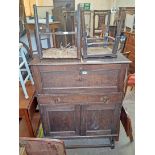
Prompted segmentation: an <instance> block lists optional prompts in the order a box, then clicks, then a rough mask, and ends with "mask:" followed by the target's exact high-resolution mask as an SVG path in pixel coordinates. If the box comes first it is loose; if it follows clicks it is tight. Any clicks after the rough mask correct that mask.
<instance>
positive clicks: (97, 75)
mask: <svg viewBox="0 0 155 155" xmlns="http://www.w3.org/2000/svg"><path fill="white" fill-rule="evenodd" d="M120 68H121V65H120V64H116V65H73V66H69V65H68V66H67V65H66V66H41V67H40V72H41V80H42V88H43V89H44V90H47V89H72V88H106V89H107V88H113V89H115V90H116V88H117V85H118V80H119V72H120Z"/></svg>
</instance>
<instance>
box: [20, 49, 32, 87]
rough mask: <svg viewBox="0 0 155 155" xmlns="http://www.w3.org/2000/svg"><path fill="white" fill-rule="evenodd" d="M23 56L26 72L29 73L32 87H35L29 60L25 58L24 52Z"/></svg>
mask: <svg viewBox="0 0 155 155" xmlns="http://www.w3.org/2000/svg"><path fill="white" fill-rule="evenodd" d="M21 54H22V58H23V61H24V62H25V67H26V71H27V73H28V75H29V78H30V80H31V83H32V85H34V81H33V78H32V74H31V72H30V68H29V66H28V64H27V60H26V58H25V55H24V53H23V52H21Z"/></svg>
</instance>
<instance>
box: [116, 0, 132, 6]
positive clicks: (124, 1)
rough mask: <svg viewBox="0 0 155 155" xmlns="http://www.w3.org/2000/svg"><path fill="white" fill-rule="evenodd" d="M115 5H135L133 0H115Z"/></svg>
mask: <svg viewBox="0 0 155 155" xmlns="http://www.w3.org/2000/svg"><path fill="white" fill-rule="evenodd" d="M116 5H117V7H135V0H116Z"/></svg>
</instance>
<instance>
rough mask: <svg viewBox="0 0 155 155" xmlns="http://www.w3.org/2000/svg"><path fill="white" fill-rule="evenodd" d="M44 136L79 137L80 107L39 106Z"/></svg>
mask: <svg viewBox="0 0 155 155" xmlns="http://www.w3.org/2000/svg"><path fill="white" fill-rule="evenodd" d="M40 111H41V117H42V123H43V128H44V134H45V136H52V137H59V136H60V137H63V136H75V135H79V129H80V105H45V104H44V105H40Z"/></svg>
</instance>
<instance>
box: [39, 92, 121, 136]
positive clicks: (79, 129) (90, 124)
mask: <svg viewBox="0 0 155 155" xmlns="http://www.w3.org/2000/svg"><path fill="white" fill-rule="evenodd" d="M118 94H119V95H118ZM45 96H46V99H47V98H49V99H53V97H52V95H50V97H47V96H48V95H45ZM73 96H75V94H74V95H73ZM81 96H82V99H84V100H86V98H88V101H89V102H86V101H85V102H84V103H82V102H79V103H76V100H74V104H73V103H67V101H66V100H65V99H64V98H63V100H65V101H66V102H65V103H63V102H56V103H55V102H53V101H51V102H50V101H49V102H48V101H46V103H48V104H45V103H44V95H42V96H39V97H38V102H39V101H40V102H39V103H40V104H39V105H40V113H41V119H42V123H43V129H44V135H45V136H47V137H48V136H50V137H53V138H67V137H68V138H69V137H70V138H72V137H78V136H86V137H87V136H99V135H106V136H109V137H112V136H115V137H116V136H118V134H119V133H118V132H119V116H120V112H121V103H122V94H121V93H116V94H115V93H114V94H111V95H109V97H108V98H107V97H106V98H104V97H105V96H106V95H105V94H104V95H96V96H98V97H101V96H104V97H103V99H102V100H99V99H98V98H96V101H98V102H91V98H90V95H84V94H82V95H81ZM56 98H57V96H56ZM70 98H71V97H68V99H69V100H70ZM77 98H78V101H79V100H80V99H79V98H80V97H77ZM61 99H62V98H61ZM92 99H93V101H94V97H92Z"/></svg>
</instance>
